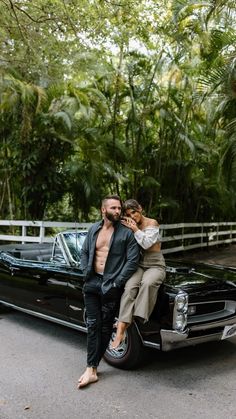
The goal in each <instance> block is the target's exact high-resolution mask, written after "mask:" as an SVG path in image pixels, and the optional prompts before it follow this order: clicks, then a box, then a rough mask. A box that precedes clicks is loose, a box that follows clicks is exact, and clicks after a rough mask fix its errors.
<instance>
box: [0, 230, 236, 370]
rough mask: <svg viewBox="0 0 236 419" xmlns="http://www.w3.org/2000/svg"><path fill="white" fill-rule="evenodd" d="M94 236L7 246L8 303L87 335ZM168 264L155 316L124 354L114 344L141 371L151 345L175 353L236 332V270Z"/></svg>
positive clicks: (2, 256) (120, 358)
mask: <svg viewBox="0 0 236 419" xmlns="http://www.w3.org/2000/svg"><path fill="white" fill-rule="evenodd" d="M86 234H87V233H86V231H66V232H62V233H59V234H57V235H56V237H55V240H54V242H53V243H42V244H19V245H18V244H9V245H5V246H0V304H2V305H4V306H8V307H12V308H14V309H17V310H20V311H23V312H25V313H28V314H31V315H34V316H38V317H41V318H43V319H47V320H51V321H54V322H56V323H59V324H62V325H65V326H69V327H72V328H74V329H77V330H79V331H83V332H86V326H85V310H84V302H83V294H82V287H83V275H82V271H81V269H80V252H81V246H82V243H83V241H84V238H85V236H86ZM166 262H167V277H166V281H165V283H164V284H163V285H162V287H161V289H160V292H159V295H158V299H157V302H156V306H155V308H154V310H153V313H152V315H151V317H150V320H149V321H148V322H147V323H146V324H142V323H139V322H138V320H137V321H136V320H134V322H133V324H132V325H131V326H130V327H129V328H128V329H127V333H126V338H125V340H124V342H123V346H122V348H121V349H120V350H119V352H118V353H114V351H110V350H109V348H108V349H107V351H106V353H105V356H104V358H105V360H106V361H107V362H108V363H109V364H111V365H113V366H115V367H118V368H124V369H128V368H133V367H135V366H136V365H137V364H138V363H139V361H140V360H141V357H142V349H143V347H145V346H146V347H150V348H154V349H158V350H161V351H169V350H172V349H175V348H180V347H184V346H189V345H196V344H199V343H203V342H209V341H218V340H221V339H226V338H230V337H231V336H233V335H235V334H236V270H234V269H233V268H225V267H222V266H213V265H207V264H198V265H194V264H189V263H182V262H177V261H170V260H166ZM115 327H116V325H115V324H114V333H115Z"/></svg>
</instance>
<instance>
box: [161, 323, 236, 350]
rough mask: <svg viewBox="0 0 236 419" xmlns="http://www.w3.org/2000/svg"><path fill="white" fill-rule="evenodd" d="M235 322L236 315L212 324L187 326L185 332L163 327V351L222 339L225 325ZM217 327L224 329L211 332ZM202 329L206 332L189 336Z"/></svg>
mask: <svg viewBox="0 0 236 419" xmlns="http://www.w3.org/2000/svg"><path fill="white" fill-rule="evenodd" d="M234 324H236V317H235V316H234V317H231V318H230V319H227V320H221V321H215V322H213V323H210V324H209V323H208V324H204V325H203V324H202V325H200V324H198V325H195V326H191V328H187V329H185V330H184V331H183V332H177V331H176V330H167V329H161V331H160V334H161V349H162V351H164V352H167V351H170V350H172V349H177V348H183V347H186V346H193V345H197V344H199V343H204V342H212V341H217V340H221V338H222V333H223V331H224V327H225V326H229V325H234ZM215 328H221V329H222V330H221V331H219V332H217V333H211V330H212V329H215ZM201 330H202V332H204V334H203V335H202V336H197V337H189V334H190V332H194V331H201ZM207 331H209V334H208V333H207Z"/></svg>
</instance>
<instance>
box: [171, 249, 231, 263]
mask: <svg viewBox="0 0 236 419" xmlns="http://www.w3.org/2000/svg"><path fill="white" fill-rule="evenodd" d="M173 255H174V254H173ZM169 256H170V257H171V256H172V255H169ZM175 257H176V258H178V259H185V260H191V261H196V262H207V263H213V264H222V265H226V266H233V267H236V245H235V244H233V245H229V246H219V247H214V246H212V247H209V249H205V250H195V251H194V252H193V251H192V252H187V251H186V252H185V253H183V254H178V255H176V256H175Z"/></svg>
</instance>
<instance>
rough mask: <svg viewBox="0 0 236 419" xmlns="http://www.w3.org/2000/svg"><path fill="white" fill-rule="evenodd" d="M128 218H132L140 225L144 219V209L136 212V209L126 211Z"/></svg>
mask: <svg viewBox="0 0 236 419" xmlns="http://www.w3.org/2000/svg"><path fill="white" fill-rule="evenodd" d="M125 215H126V217H130V218H132V220H134V221H135V222H136V223H137V224H139V223H140V221H141V218H142V209H141V208H140V210H134V209H126V210H125Z"/></svg>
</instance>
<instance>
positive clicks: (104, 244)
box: [96, 229, 113, 250]
mask: <svg viewBox="0 0 236 419" xmlns="http://www.w3.org/2000/svg"><path fill="white" fill-rule="evenodd" d="M112 234H113V229H109V230H103V229H102V230H100V232H99V233H98V236H97V241H96V249H97V250H99V249H103V248H109V246H110V241H111V238H112Z"/></svg>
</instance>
